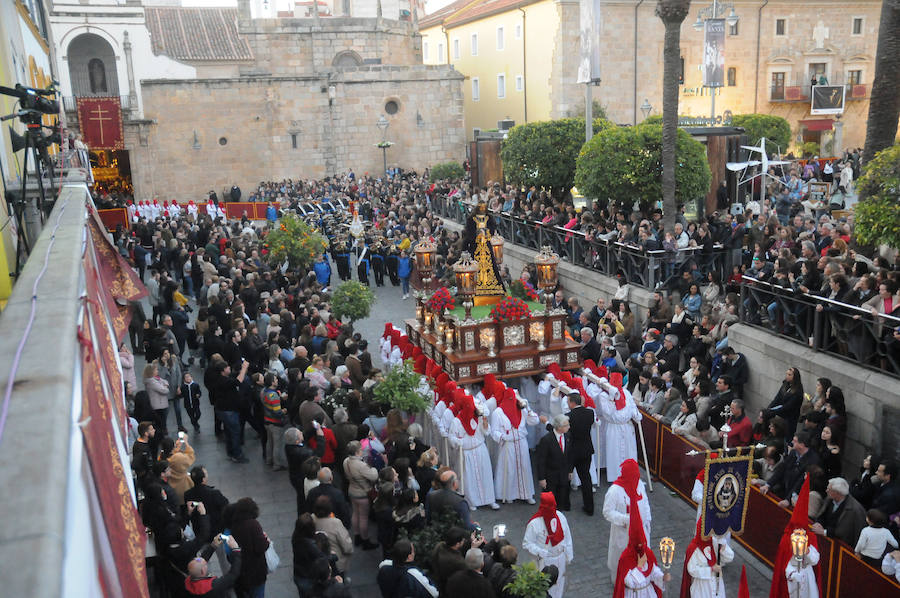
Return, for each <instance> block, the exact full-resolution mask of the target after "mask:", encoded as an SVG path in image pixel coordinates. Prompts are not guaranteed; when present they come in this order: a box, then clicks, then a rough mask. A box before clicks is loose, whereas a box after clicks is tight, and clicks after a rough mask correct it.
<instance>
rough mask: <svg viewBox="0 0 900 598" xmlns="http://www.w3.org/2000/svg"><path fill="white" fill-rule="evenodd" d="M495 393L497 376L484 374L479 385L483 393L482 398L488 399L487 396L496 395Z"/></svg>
mask: <svg viewBox="0 0 900 598" xmlns="http://www.w3.org/2000/svg"><path fill="white" fill-rule="evenodd" d="M496 393H497V377H496V376H495V375H493V374H485V375H484V382H483V384H482V387H481V394H483V395H484V400H485V401H486V400H488V399H489V398H491V397H493V396H496Z"/></svg>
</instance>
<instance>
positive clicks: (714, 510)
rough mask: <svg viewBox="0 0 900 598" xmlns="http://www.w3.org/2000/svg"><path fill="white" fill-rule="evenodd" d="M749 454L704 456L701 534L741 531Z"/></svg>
mask: <svg viewBox="0 0 900 598" xmlns="http://www.w3.org/2000/svg"><path fill="white" fill-rule="evenodd" d="M752 459H753V457H752V455H751V454H746V455H738V456H735V457H722V458H719V459H707V460H706V465H705V473H706V477H705V478H704V481H703V510H702V512H701V513H702V514H701V517H702V523H701V529H702V533H703V537H704V538H708V537H710V536H711V535H712V534H716V535H717V536H722V535H724V534H725V533H726V532H729V531H730V532H731V533H732V534H736V535H739V534H741V533H742V532H743V531H744V521H745V519H746V518H747V501H748V495H749V493H750V467H751V464H752Z"/></svg>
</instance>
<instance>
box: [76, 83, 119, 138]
mask: <svg viewBox="0 0 900 598" xmlns="http://www.w3.org/2000/svg"><path fill="white" fill-rule="evenodd" d="M75 105H76V107H77V109H78V125H79V126H80V127H81V134H82V135H83V136H84V142H85V143H86V144H87V146H88V148H90V149H92V150H120V149H125V132H124V129H123V127H122V103H121V101H120V100H119V98H118V96H117V97H108V98H107V97H104V98H76V99H75Z"/></svg>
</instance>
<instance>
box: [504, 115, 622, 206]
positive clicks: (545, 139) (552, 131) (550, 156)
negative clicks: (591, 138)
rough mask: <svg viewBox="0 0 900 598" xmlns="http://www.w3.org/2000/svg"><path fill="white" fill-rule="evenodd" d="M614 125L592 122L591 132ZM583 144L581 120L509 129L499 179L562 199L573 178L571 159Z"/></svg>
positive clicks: (574, 119)
mask: <svg viewBox="0 0 900 598" xmlns="http://www.w3.org/2000/svg"><path fill="white" fill-rule="evenodd" d="M611 126H614V125H613V124H612V123H610V122H609V121H607V120H604V119H594V132H595V133H598V132H600V131H601V130H603V129H605V128H607V127H611ZM582 145H584V119H583V118H561V119H558V120H547V121H540V122H533V123H527V124H524V125H517V126H515V127H513V128H512V129H511V130H510V132H509V136H508V137H507V138H506V139H505V140H504V141H503V147H502V148H501V150H500V158H501V159H502V160H503V176H504V177H505V178H506V180H507V181H509V182H510V183H512V184H513V185H516V186H519V187H531V186H532V185H533V186H535V187H537V188H541V187H543V188H545V189H548V190H549V191H550V192H551V193H552V194H553V195H554V196H556V197H562V196H563V195H564V194H565V193H566V192H568V191H569V189H570V188H571V187H572V182H573V181H574V179H575V158H576V157H577V156H578V151H579V150H580V149H581V146H582Z"/></svg>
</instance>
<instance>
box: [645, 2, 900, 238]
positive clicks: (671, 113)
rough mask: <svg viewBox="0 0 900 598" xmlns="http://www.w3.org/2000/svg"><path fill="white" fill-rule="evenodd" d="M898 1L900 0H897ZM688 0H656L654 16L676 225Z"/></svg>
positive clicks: (667, 192)
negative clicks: (661, 35)
mask: <svg viewBox="0 0 900 598" xmlns="http://www.w3.org/2000/svg"><path fill="white" fill-rule="evenodd" d="M898 1H900V0H898ZM690 9H691V0H658V1H657V3H656V16H658V17H659V18H660V19H662V22H663V24H664V25H665V26H666V41H665V46H664V48H663V126H662V167H663V171H662V189H663V224H664V225H665V228H666V230H674V229H675V213H676V211H677V206H676V205H675V141H676V139H677V138H678V71H679V70H680V67H681V23H683V22H684V19H685V17H686V16H687V14H688V12H689V11H690Z"/></svg>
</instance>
